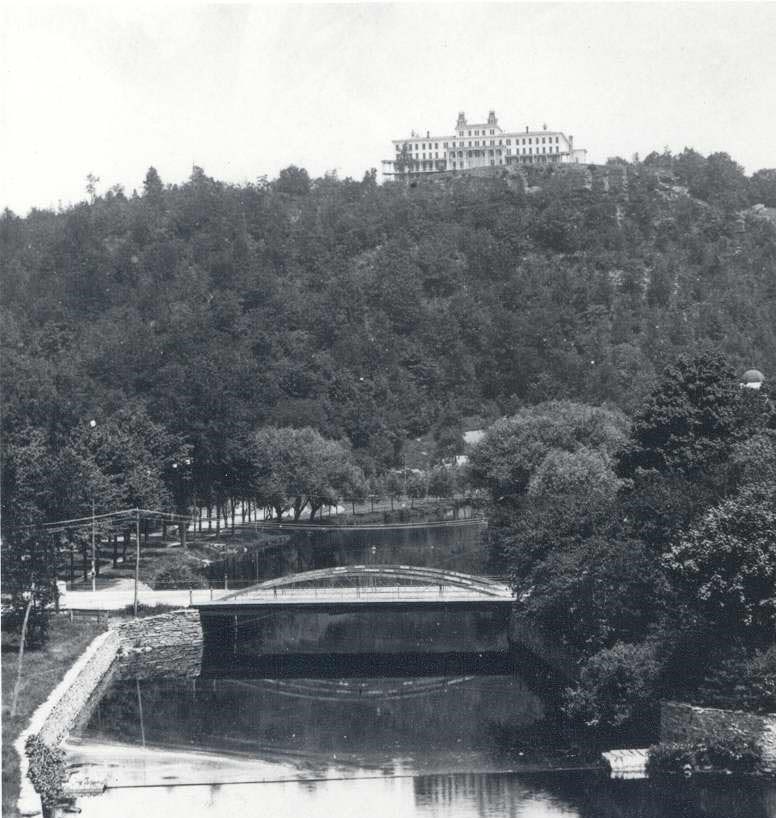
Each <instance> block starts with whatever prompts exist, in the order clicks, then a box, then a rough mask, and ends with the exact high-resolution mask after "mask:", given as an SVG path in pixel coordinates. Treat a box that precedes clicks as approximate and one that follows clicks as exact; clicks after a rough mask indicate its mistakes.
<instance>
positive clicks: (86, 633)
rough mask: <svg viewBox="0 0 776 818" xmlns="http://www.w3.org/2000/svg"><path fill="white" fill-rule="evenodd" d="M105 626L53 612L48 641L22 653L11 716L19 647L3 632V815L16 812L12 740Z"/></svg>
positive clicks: (15, 759) (15, 761) (17, 784)
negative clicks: (18, 683) (10, 641)
mask: <svg viewBox="0 0 776 818" xmlns="http://www.w3.org/2000/svg"><path fill="white" fill-rule="evenodd" d="M105 630H106V625H105V623H101V622H98V621H95V620H91V619H90V620H86V619H77V620H75V621H72V622H71V621H70V619H69V618H68V617H66V616H54V617H52V618H51V622H50V625H49V640H48V644H47V645H46V646H45V647H44V648H42V649H40V650H27V651H25V654H24V664H23V669H22V684H21V688H20V691H19V700H18V702H17V706H16V714H15V715H14V716H13V717H11V715H10V712H11V699H12V697H13V688H14V684H15V682H16V673H17V668H18V659H19V657H18V652H16V651H17V650H18V649H17V648H16V647H15V646H12V645H11V644H10V643H9V642H8V641H7V640H8V634H4V635H3V688H2V689H3V730H2V737H3V802H2V803H3V815H4V816H16V815H17V814H18V813H17V799H18V797H19V787H20V779H19V758H18V756H17V754H16V751H15V750H14V742H15V741H16V739H17V738H18V737H19V735H20V734H21V733H22V731H23V730H24V729H25V728H26V727H27V725H28V723H29V721H30V717H31V716H32V714H33V713H34V712H35V710H36V709H37V708H38V707H39V706H40V705H41V704H42V703H43V702H44V701H45V700H46V699H47V697H48V696H49V694H50V693H51V691H52V690H54V688H55V687H56V686H57V685H58V684H59V682H60V681H62V679H63V678H64V676H65V674H66V673H67V671H68V670H69V669H70V667H71V666H72V664H73V662H75V660H76V659H77V658H78V657H79V656H80V655H81V654H82V653H83V652H84V650H85V649H86V647H87V646H88V645H89V643H90V642H91V641H92V640H93V639H94V638H95V637H96V636H98V635H99V634H100V633H102V632H104V631H105Z"/></svg>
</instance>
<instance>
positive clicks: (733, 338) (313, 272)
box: [0, 151, 776, 502]
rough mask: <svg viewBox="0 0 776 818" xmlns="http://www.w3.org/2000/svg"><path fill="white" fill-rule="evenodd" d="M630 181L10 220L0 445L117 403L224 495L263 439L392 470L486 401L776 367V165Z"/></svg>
mask: <svg viewBox="0 0 776 818" xmlns="http://www.w3.org/2000/svg"><path fill="white" fill-rule="evenodd" d="M628 170H629V174H628V185H627V189H626V190H624V191H623V190H621V189H618V190H617V191H614V190H611V189H610V190H608V191H607V190H604V189H600V190H599V189H596V188H595V187H594V189H593V190H587V189H580V190H573V189H567V188H565V187H563V186H561V185H558V184H555V183H554V181H553V178H552V177H549V176H548V177H546V178H545V177H538V178H536V179H529V180H528V181H529V182H531V183H532V184H533V185H534V186H533V187H531V188H530V190H532V191H533V192H531V193H525V192H523V190H522V188H521V187H520V186H515V185H510V184H508V183H507V182H506V181H503V180H483V179H480V180H475V179H468V180H462V179H458V180H454V181H448V182H445V183H440V184H421V185H418V186H416V187H405V186H403V185H398V184H395V185H384V186H382V187H380V186H378V185H376V184H375V178H374V174H367V175H366V176H365V177H364V180H363V181H362V182H356V181H353V180H350V179H348V180H344V181H340V180H337V179H336V178H332V177H326V178H323V179H317V180H311V179H310V178H309V176H308V174H307V173H306V172H305V171H304V170H303V169H300V168H295V167H290V168H287V169H286V170H284V171H282V172H281V174H280V176H279V178H278V179H277V180H276V181H274V182H271V183H267V182H265V181H263V180H262V181H260V182H259V183H257V184H248V185H244V186H231V185H226V184H223V183H220V182H218V181H216V180H214V179H211V178H210V177H208V176H207V175H206V174H205V172H204V171H203V170H202V169H201V168H194V170H193V172H192V175H191V178H190V180H189V181H188V182H187V183H186V184H183V185H175V186H169V185H167V186H165V185H164V184H163V182H162V180H161V179H160V178H159V174H158V173H157V172H156V171H155V170H154V169H153V168H151V169H150V170H149V171H148V174H147V176H146V178H145V181H144V183H143V187H142V192H141V195H137V194H133V195H132V196H131V197H128V196H126V195H125V194H124V193H123V192H122V191H121V190H120V189H112V190H110V191H108V192H107V193H105V194H104V195H94V196H92V197H91V201H90V202H89V203H81V204H78V205H75V206H73V207H71V208H68V209H66V210H63V211H61V212H51V211H46V210H33V211H32V212H31V213H30V214H29V215H28V216H27V217H26V218H19V217H17V216H15V215H14V214H12V213H10V212H8V211H6V212H5V214H4V215H3V216H2V218H1V219H0V258H1V259H2V279H3V296H4V297H3V316H2V318H3V320H2V327H3V335H2V343H3V360H4V377H3V386H4V396H5V406H6V411H5V413H4V418H3V433H4V436H5V440H6V442H7V443H8V444H9V445H12V446H17V445H19V442H20V441H21V442H22V443H24V444H27V443H30V444H32V443H34V444H35V445H36V446H38V447H39V452H38V454H39V456H40V457H42V458H43V460H44V461H45V458H46V456H47V455H48V454H49V453H50V452H51V451H52V450H54V451H59V450H61V449H62V448H64V447H65V446H66V445H67V444H68V442H69V440H70V437H71V435H72V432H73V429H75V428H76V427H78V425H79V424H80V423H83V421H84V419H85V418H89V417H93V416H95V415H97V416H100V415H102V416H114V415H116V414H117V413H119V412H120V411H121V409H122V408H124V407H126V406H127V405H128V404H133V405H134V406H135V407H136V408H137V407H138V406H139V408H141V409H142V411H143V412H144V413H145V415H146V416H147V418H148V421H147V423H149V424H152V423H155V424H160V425H161V427H162V428H163V429H164V430H165V431H166V433H167V434H169V435H171V436H172V438H173V440H175V441H179V442H184V443H187V444H190V445H191V446H192V447H193V455H194V459H195V462H196V463H197V464H198V475H197V479H198V480H199V482H200V483H202V488H203V489H207V490H209V489H211V488H212V487H213V486H216V485H218V486H220V487H221V488H222V489H223V491H224V492H226V493H229V492H231V491H233V490H234V487H233V486H230V485H229V484H230V481H231V482H234V481H235V480H238V479H239V467H240V465H241V464H240V456H241V455H240V452H241V441H243V440H245V439H247V438H248V436H249V435H250V434H251V433H252V432H253V431H255V429H256V428H259V427H261V426H277V427H283V426H296V427H304V426H309V427H312V428H314V429H316V430H317V431H318V432H320V433H321V434H322V435H323V436H324V437H327V438H335V439H342V438H344V439H347V440H348V441H349V442H350V444H351V445H352V446H353V447H354V450H355V452H356V454H357V455H358V456H359V458H360V462H361V463H362V464H363V465H365V466H366V467H367V471H370V470H374V469H377V470H382V469H384V468H385V467H387V466H391V465H396V464H397V463H398V462H399V458H400V453H401V448H402V443H403V441H404V440H405V439H406V438H407V436H418V435H420V434H422V433H425V432H427V431H429V430H432V429H435V430H436V429H437V425H438V423H439V422H440V421H441V420H442V419H444V420H445V422H446V424H447V425H449V424H450V423H451V422H453V423H454V422H457V421H459V420H460V419H461V418H462V417H465V416H468V415H472V414H478V415H481V414H482V412H483V409H485V411H486V413H488V414H490V415H491V416H492V417H497V416H499V415H501V414H504V413H508V412H510V411H512V410H514V408H516V407H517V406H519V405H522V404H526V403H527V404H532V403H536V402H539V401H542V400H548V399H553V398H566V399H571V400H577V401H582V402H585V403H594V404H600V403H602V402H604V401H609V402H610V403H612V404H614V405H616V406H619V407H621V408H622V409H624V410H625V411H626V412H630V411H632V410H634V409H635V408H636V407H638V406H639V405H640V403H641V401H642V399H643V398H644V396H645V395H646V394H647V393H648V391H649V389H650V387H651V386H652V384H653V381H654V378H655V373H656V372H660V371H661V370H662V368H663V367H664V365H665V364H667V363H669V362H672V361H674V360H675V358H676V357H677V353H678V351H680V350H682V351H686V350H688V349H693V348H696V347H701V346H704V345H709V344H710V345H712V346H714V347H718V348H722V349H723V350H724V351H725V352H727V353H728V354H729V355H730V356H731V359H732V361H733V363H734V364H735V365H736V366H737V367H743V366H750V365H756V366H758V367H760V368H762V369H764V370H766V371H774V370H776V335H774V326H776V322H774V321H773V309H772V308H773V296H774V281H776V275H775V274H774V273H775V270H776V227H774V225H773V224H772V223H770V222H769V221H768V220H767V219H766V218H763V217H762V215H761V214H758V213H754V212H752V213H751V214H749V215H746V214H745V215H744V216H739V213H740V212H743V209H744V208H746V207H747V206H748V205H749V204H750V199H751V201H760V200H763V202H765V200H766V199H767V200H768V201H767V203H770V198H771V193H772V191H771V187H772V179H771V176H772V173H773V172H772V171H771V172H768V171H761V172H759V173H758V174H755V176H754V177H752V178H751V179H748V178H747V177H746V176H744V174H743V173H742V172H741V170H740V168H739V167H738V166H737V165H736V164H735V163H734V162H732V160H730V159H729V157H727V156H726V155H724V154H715V155H713V156H711V157H708V158H704V157H702V156H700V155H699V154H696V153H695V152H693V151H685V153H683V154H681V155H680V156H678V157H669V156H665V155H664V156H657V155H653V156H651V157H648V159H647V160H646V161H645V162H644V163H642V164H636V165H632V166H630V167H629V169H628ZM537 188H540V189H537ZM69 468H71V469H75V468H76V464H73V463H71V464H70V466H69ZM63 479H65V480H66V479H69V478H68V476H67V475H63ZM149 490H150V487H149ZM4 494H6V497H5V498H4V502H5V501H6V500H7V501H8V502H10V501H11V500H12V499H13V492H12V491H11V492H4ZM135 494H137V492H135ZM157 494H158V490H157Z"/></svg>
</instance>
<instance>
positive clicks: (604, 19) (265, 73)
mask: <svg viewBox="0 0 776 818" xmlns="http://www.w3.org/2000/svg"><path fill="white" fill-rule="evenodd" d="M0 32H1V33H0V71H1V73H0V83H1V85H0V207H4V206H8V207H11V208H12V209H13V210H15V211H16V212H17V213H20V214H23V213H26V212H27V210H28V209H29V208H30V207H31V206H36V207H56V206H57V204H58V203H59V202H60V201H61V202H62V203H63V204H65V205H66V204H68V203H69V202H72V201H77V200H79V199H82V198H84V196H85V192H84V188H85V177H86V175H87V174H88V173H90V172H92V173H94V174H96V175H97V176H99V177H100V178H101V183H100V185H99V188H100V189H101V190H105V189H107V188H108V187H110V186H111V185H113V184H116V183H120V184H122V185H124V186H125V187H126V189H127V192H131V191H132V189H133V188H139V187H140V186H141V184H142V180H143V177H144V175H145V171H146V170H147V168H148V167H149V165H154V166H155V167H156V168H157V169H158V170H159V173H160V174H161V176H162V179H163V181H165V182H180V181H183V180H185V179H186V178H187V177H188V176H189V174H190V172H191V166H192V164H197V165H200V166H201V167H203V168H204V169H205V172H206V173H207V174H208V175H211V176H215V177H216V178H218V179H223V180H227V181H233V182H238V183H239V182H243V181H246V180H254V179H255V178H256V177H257V176H260V175H262V174H268V175H269V176H270V177H272V176H274V175H276V174H277V171H278V170H279V169H280V168H282V167H285V166H287V165H289V164H292V163H293V164H297V165H301V166H303V167H306V168H307V169H308V170H309V171H310V173H311V174H312V175H314V176H318V175H322V174H323V173H324V172H325V171H327V170H332V169H336V170H337V171H338V172H339V174H340V176H343V177H344V176H353V177H355V178H359V179H360V178H361V177H362V175H363V173H364V171H365V170H367V169H368V168H370V167H376V168H377V169H378V171H379V170H380V160H381V159H383V158H386V157H388V156H389V155H390V150H389V149H390V140H391V139H392V138H400V137H402V136H405V135H407V134H408V133H409V131H410V130H411V129H412V128H415V129H417V130H422V131H424V132H425V131H426V130H427V129H428V130H431V131H432V133H433V132H436V133H440V132H442V133H447V132H450V131H451V129H452V128H453V125H454V122H455V118H456V114H457V112H458V111H459V110H463V111H465V112H466V114H467V116H468V118H469V120H470V121H472V120H475V119H477V120H480V119H482V118H483V117H485V116H486V115H487V111H488V110H489V109H491V108H493V109H495V110H496V113H497V115H498V117H499V121H500V124H501V125H502V127H508V128H510V129H512V128H524V127H525V126H526V125H530V126H531V127H541V125H542V124H543V123H547V125H548V126H549V127H550V128H557V129H559V130H563V131H565V132H567V133H568V132H570V133H573V134H574V137H575V142H576V145H577V147H586V148H588V150H589V154H588V158H589V159H590V160H591V161H604V160H605V159H606V158H607V157H608V156H612V155H615V154H617V155H621V156H625V157H628V158H629V157H630V156H631V155H632V154H633V153H634V152H636V151H638V152H639V153H640V154H641V155H642V156H643V155H645V154H647V153H649V152H650V151H651V150H662V149H663V147H664V146H667V147H669V148H670V149H671V150H673V151H678V150H681V149H682V148H683V147H684V146H686V145H687V146H691V147H694V148H696V149H697V150H699V151H701V152H702V153H710V152H712V151H719V150H724V151H727V152H728V153H730V154H731V155H732V156H733V158H734V159H736V160H737V161H738V162H740V163H741V164H743V165H744V166H745V167H746V169H747V171H748V172H753V171H754V170H757V169H759V168H762V167H776V3H743V2H736V3H729V4H724V3H691V4H679V3H668V4H659V3H571V4H555V3H538V4H532V3H499V4H485V3H476V4H475V3H457V4H447V3H433V4H423V5H421V4H415V3H400V4H373V3H352V4H347V5H320V4H312V5H311V4H307V5H287V4H286V5H190V4H189V5H177V6H173V5H164V6H162V7H159V6H145V7H144V6H137V5H136V4H133V5H130V4H129V3H127V4H126V5H123V4H122V5H117V4H115V3H114V4H109V5H100V6H97V5H94V6H80V7H65V6H54V7H50V6H49V7H46V6H32V7H30V6H25V7H23V6H21V5H18V6H15V5H13V4H12V3H5V4H3V6H2V10H0Z"/></svg>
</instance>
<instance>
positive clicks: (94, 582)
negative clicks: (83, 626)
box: [92, 497, 97, 592]
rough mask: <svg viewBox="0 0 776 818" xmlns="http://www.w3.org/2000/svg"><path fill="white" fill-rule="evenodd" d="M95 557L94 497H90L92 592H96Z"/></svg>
mask: <svg viewBox="0 0 776 818" xmlns="http://www.w3.org/2000/svg"><path fill="white" fill-rule="evenodd" d="M96 557H97V555H96V553H95V545H94V497H92V591H93V592H94V591H96V590H97V558H96Z"/></svg>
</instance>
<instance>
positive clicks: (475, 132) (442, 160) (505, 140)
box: [383, 111, 587, 178]
mask: <svg viewBox="0 0 776 818" xmlns="http://www.w3.org/2000/svg"><path fill="white" fill-rule="evenodd" d="M392 142H393V154H394V155H393V158H391V159H384V160H383V176H385V177H387V178H395V177H401V176H406V175H415V174H424V173H439V172H442V171H451V170H472V169H473V168H483V167H490V166H493V167H496V166H498V165H522V164H548V163H555V162H585V160H586V157H587V151H586V150H580V149H578V148H574V137H573V136H571V135H568V136H567V135H566V134H564V133H561V132H560V131H549V130H547V126H546V125H544V126H543V127H542V130H540V131H532V130H529V129H528V128H526V129H525V131H503V130H502V129H501V128H500V127H499V124H498V120H497V119H496V112H495V111H491V112H490V113H489V114H488V121H487V122H483V123H474V124H472V123H469V122H467V121H466V115H465V114H464V113H463V111H462V112H461V113H459V114H458V121H457V122H456V124H455V133H453V134H449V135H447V136H431V134H430V132H428V131H426V135H425V136H420V135H418V134H416V133H414V132H413V133H412V134H411V135H410V136H409V137H408V138H406V139H394V140H392Z"/></svg>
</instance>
